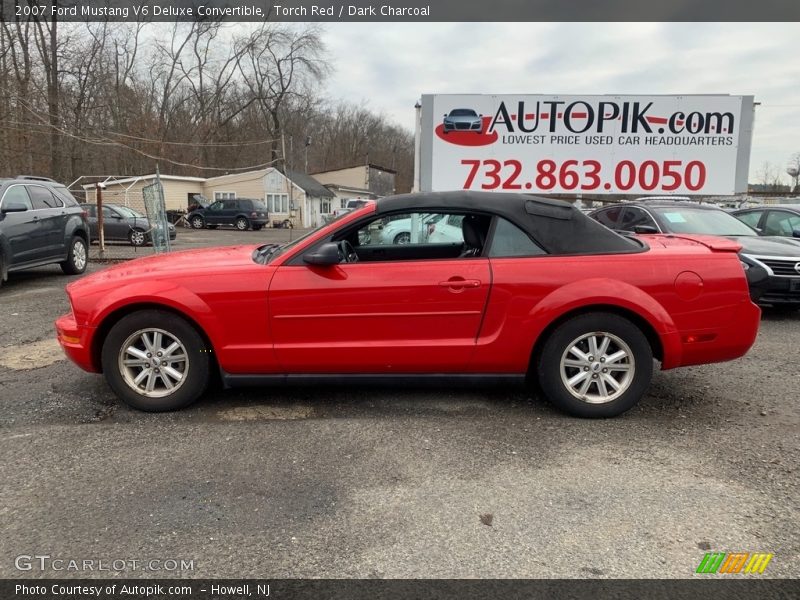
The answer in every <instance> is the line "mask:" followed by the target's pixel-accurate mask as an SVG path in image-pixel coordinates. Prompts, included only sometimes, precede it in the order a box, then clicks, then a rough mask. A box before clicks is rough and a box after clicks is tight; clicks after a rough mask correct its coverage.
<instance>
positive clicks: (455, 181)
mask: <svg viewBox="0 0 800 600" xmlns="http://www.w3.org/2000/svg"><path fill="white" fill-rule="evenodd" d="M752 123H753V97H752V96H725V95H715V96H532V95H531V96H528V95H525V96H516V95H497V96H493V95H426V96H423V97H422V121H421V130H420V131H421V139H420V180H419V181H420V186H421V189H422V190H423V191H444V190H459V189H468V190H488V191H516V192H528V193H551V194H555V193H560V194H578V193H581V194H643V195H644V194H650V195H653V194H683V195H729V194H734V193H739V192H745V191H746V189H747V172H748V167H749V160H750V141H751V137H752Z"/></svg>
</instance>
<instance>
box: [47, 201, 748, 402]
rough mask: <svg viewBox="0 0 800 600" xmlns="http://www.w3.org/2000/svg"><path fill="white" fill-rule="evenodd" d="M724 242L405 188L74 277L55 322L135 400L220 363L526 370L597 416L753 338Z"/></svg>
mask: <svg viewBox="0 0 800 600" xmlns="http://www.w3.org/2000/svg"><path fill="white" fill-rule="evenodd" d="M396 219H406V220H407V221H408V222H409V223H410V225H409V227H410V234H409V236H408V239H407V240H404V243H402V244H394V243H393V242H392V240H389V239H387V238H386V237H385V236H381V235H380V231H381V230H382V228H383V227H385V226H387V225H388V224H389V223H390V222H391V221H393V220H396ZM444 223H446V224H447V227H448V234H447V236H441V235H440V236H437V235H436V227H437V225H439V224H444ZM459 223H460V227H461V234H460V235H458V234H457V233H453V231H456V232H457V231H458V229H457V225H458V224H459ZM454 224H455V225H456V227H454ZM441 226H442V227H443V226H444V225H441ZM437 240H439V241H437ZM441 240H444V241H441ZM737 250H739V246H738V245H737V244H736V243H735V242H732V241H730V240H726V239H723V238H715V237H704V236H677V235H667V236H665V235H652V236H638V237H636V238H626V237H623V236H621V235H618V234H616V233H614V232H613V231H611V230H609V229H606V228H605V227H604V226H603V225H600V224H599V223H597V222H595V221H593V220H592V219H590V218H588V217H586V216H584V215H583V214H582V213H581V212H580V211H578V210H577V209H575V208H574V207H573V206H571V205H570V204H567V203H565V202H561V201H557V200H548V199H544V198H536V197H533V196H525V195H517V194H490V193H476V192H445V193H426V194H408V195H400V196H393V197H388V198H383V199H381V200H379V201H378V202H377V203H371V204H369V205H367V206H365V207H363V208H361V209H358V210H355V211H353V212H351V213H348V214H346V215H345V216H343V217H342V218H340V219H339V220H337V221H334V222H332V223H330V224H329V225H327V226H325V227H322V228H321V229H318V230H316V231H312V232H311V233H309V234H308V235H306V236H305V237H302V238H300V239H298V240H295V241H294V242H291V243H288V244H283V245H263V246H236V247H228V248H209V249H203V250H192V251H186V252H177V253H174V254H165V255H160V256H152V257H147V258H142V259H139V260H134V261H131V262H128V263H126V264H124V265H119V266H115V267H111V268H108V269H105V270H103V271H100V272H98V273H95V274H93V275H90V276H88V277H84V278H83V279H81V280H79V281H76V282H74V283H71V284H70V285H69V286H67V294H68V296H69V300H70V303H71V306H72V311H71V312H70V313H69V314H67V315H64V316H63V317H61V318H60V319H58V321H57V322H56V329H57V332H58V339H59V341H60V342H61V345H62V346H63V348H64V350H65V351H66V353H67V355H68V356H69V357H70V358H71V359H72V360H73V361H75V362H76V363H77V364H78V365H79V366H80V367H82V368H83V369H85V370H87V371H90V372H95V373H99V372H102V373H104V374H105V377H106V379H107V380H108V383H109V385H110V386H111V388H112V389H113V390H114V391H115V392H116V394H117V395H118V396H119V397H120V398H122V399H123V400H124V401H125V402H127V403H128V404H129V405H131V406H133V407H135V408H138V409H142V410H149V411H161V410H173V409H177V408H181V407H184V406H187V405H188V404H190V403H191V402H193V401H194V400H196V399H197V398H198V397H199V396H200V395H201V394H202V393H203V391H204V390H205V388H206V385H207V383H208V381H209V377H210V376H211V374H212V373H213V372H214V371H215V370H218V371H219V373H220V375H221V378H222V381H223V383H224V384H225V385H226V386H236V385H252V384H259V383H268V382H288V381H304V382H308V381H316V382H342V381H352V382H376V381H392V382H393V381H398V380H401V379H406V380H407V379H413V380H415V381H417V382H419V381H424V380H425V379H426V378H430V379H433V378H439V379H441V378H449V379H453V380H461V381H466V382H479V381H491V380H494V381H524V380H527V381H528V382H529V383H531V384H532V385H535V386H537V387H538V388H539V389H540V390H541V391H542V392H543V393H544V395H545V396H546V397H547V398H549V399H550V401H551V402H553V403H554V404H555V405H557V406H558V407H560V408H561V409H563V410H565V411H567V412H569V413H571V414H573V415H579V416H583V417H609V416H614V415H618V414H620V413H622V412H624V411H626V410H628V409H629V408H631V407H632V406H633V405H634V404H636V402H637V401H638V400H639V399H640V398H641V397H642V396H643V395H644V393H645V391H646V390H647V386H648V384H649V382H650V379H651V376H652V371H653V359H654V358H655V359H658V360H659V361H660V362H661V367H662V368H663V369H671V368H673V367H679V366H684V365H696V364H702V363H711V362H717V361H724V360H730V359H734V358H737V357H739V356H742V355H743V354H744V353H745V352H747V350H748V349H749V348H750V346H752V344H753V342H754V341H755V337H756V333H757V331H758V323H759V317H760V312H759V309H758V308H757V307H756V306H755V305H754V304H752V303H751V302H750V297H749V294H748V289H747V281H746V280H745V275H744V270H743V268H742V265H741V263H740V262H739V257H738V255H737Z"/></svg>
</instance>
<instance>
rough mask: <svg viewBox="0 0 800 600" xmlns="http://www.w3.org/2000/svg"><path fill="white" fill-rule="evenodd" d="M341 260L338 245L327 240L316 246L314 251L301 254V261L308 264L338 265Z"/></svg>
mask: <svg viewBox="0 0 800 600" xmlns="http://www.w3.org/2000/svg"><path fill="white" fill-rule="evenodd" d="M341 261H342V259H341V257H340V256H339V245H338V244H335V243H334V242H327V243H325V244H322V246H320V247H319V248H317V250H316V251H314V252H308V253H306V254H303V262H306V263H308V264H310V265H320V266H323V267H329V266H331V265H338V264H339V263H340V262H341Z"/></svg>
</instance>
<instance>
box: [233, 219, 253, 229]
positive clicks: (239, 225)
mask: <svg viewBox="0 0 800 600" xmlns="http://www.w3.org/2000/svg"><path fill="white" fill-rule="evenodd" d="M248 227H250V223H249V222H248V220H247V219H245V218H244V217H239V218H238V219H236V229H238V230H239V231H245V230H246V229H247V228H248Z"/></svg>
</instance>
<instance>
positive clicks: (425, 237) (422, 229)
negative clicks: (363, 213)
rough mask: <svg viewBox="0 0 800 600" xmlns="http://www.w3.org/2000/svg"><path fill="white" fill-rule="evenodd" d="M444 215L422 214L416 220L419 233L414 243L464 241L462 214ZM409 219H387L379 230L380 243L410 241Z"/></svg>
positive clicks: (406, 242) (394, 243) (391, 243)
mask: <svg viewBox="0 0 800 600" xmlns="http://www.w3.org/2000/svg"><path fill="white" fill-rule="evenodd" d="M443 216H444V215H440V214H430V215H422V216H421V217H420V218H419V219H418V220H417V223H418V225H417V227H418V228H419V233H418V234H417V238H416V240H415V242H416V243H428V244H448V243H455V244H460V243H462V242H463V241H464V237H463V235H462V233H461V221H462V219H463V218H464V217H463V216H462V215H449V216H447V218H446V219H443ZM411 227H412V225H411V219H410V218H403V219H395V220H393V221H389V222H388V223H386V224H385V225H384V226H383V229H381V230H380V235H379V239H380V243H381V244H384V245H399V244H409V243H411V241H412V240H411Z"/></svg>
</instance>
